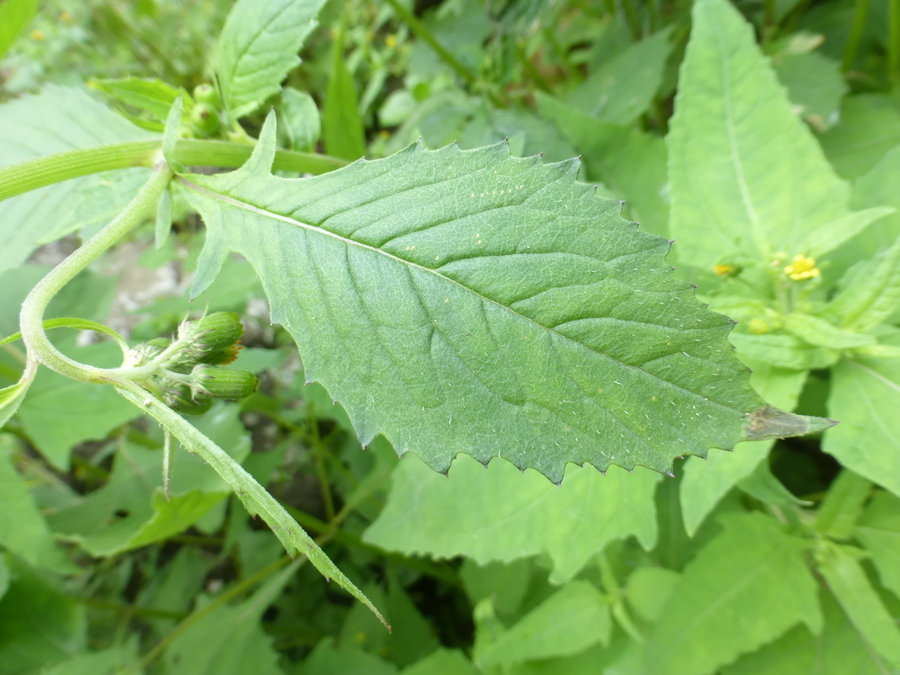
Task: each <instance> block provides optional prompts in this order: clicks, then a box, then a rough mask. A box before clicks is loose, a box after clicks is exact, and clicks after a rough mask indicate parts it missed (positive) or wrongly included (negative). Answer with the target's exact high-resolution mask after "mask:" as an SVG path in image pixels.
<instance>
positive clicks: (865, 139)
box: [822, 94, 900, 179]
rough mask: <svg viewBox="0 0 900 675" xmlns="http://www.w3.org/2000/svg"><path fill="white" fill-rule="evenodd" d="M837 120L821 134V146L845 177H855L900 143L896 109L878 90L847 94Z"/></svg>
mask: <svg viewBox="0 0 900 675" xmlns="http://www.w3.org/2000/svg"><path fill="white" fill-rule="evenodd" d="M840 119H841V121H840V123H839V124H837V125H835V126H834V128H832V129H829V130H828V131H827V132H826V133H824V134H823V135H822V149H823V150H825V154H826V156H827V157H828V159H829V161H830V162H831V163H832V164H833V165H834V168H835V170H836V171H837V172H838V174H840V175H841V176H842V177H844V178H846V179H854V178H859V177H860V176H862V175H863V174H865V173H866V172H868V171H869V170H870V169H872V167H874V166H875V165H876V164H877V163H878V161H879V160H880V159H881V158H882V157H883V156H884V155H885V153H886V152H888V151H889V150H891V149H892V148H895V147H897V146H898V145H900V112H898V111H897V108H896V107H895V103H894V101H893V99H891V98H890V97H888V96H884V95H881V94H861V95H857V96H848V97H846V98H845V99H844V103H843V105H841V116H840Z"/></svg>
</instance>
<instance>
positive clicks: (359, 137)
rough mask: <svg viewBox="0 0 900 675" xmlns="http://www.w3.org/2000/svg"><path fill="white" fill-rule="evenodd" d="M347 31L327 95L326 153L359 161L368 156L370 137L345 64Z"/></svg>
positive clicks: (339, 41) (338, 42)
mask: <svg viewBox="0 0 900 675" xmlns="http://www.w3.org/2000/svg"><path fill="white" fill-rule="evenodd" d="M342 45H343V30H342V31H341V32H340V33H338V36H337V37H336V38H335V40H334V45H333V47H332V52H331V78H330V79H329V80H328V91H327V92H326V94H325V119H324V120H323V124H324V127H325V129H324V131H325V151H326V152H327V153H328V154H329V155H332V156H333V157H341V158H343V159H359V158H360V157H362V156H363V155H364V154H366V137H365V129H364V126H363V121H362V117H360V114H359V99H358V97H357V94H356V83H355V82H354V81H353V75H352V74H351V73H350V71H349V70H348V69H347V63H346V62H345V61H344V51H343V46H342Z"/></svg>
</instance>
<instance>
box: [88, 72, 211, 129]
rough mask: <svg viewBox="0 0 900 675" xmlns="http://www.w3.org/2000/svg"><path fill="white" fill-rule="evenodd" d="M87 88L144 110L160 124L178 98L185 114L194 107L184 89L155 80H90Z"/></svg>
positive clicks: (137, 78)
mask: <svg viewBox="0 0 900 675" xmlns="http://www.w3.org/2000/svg"><path fill="white" fill-rule="evenodd" d="M88 86H90V87H92V88H93V89H97V90H99V91H102V92H103V93H104V94H107V95H109V96H110V97H112V98H113V99H114V100H116V101H121V102H122V103H127V104H128V105H131V106H134V107H135V108H138V109H139V110H144V111H146V112H148V113H150V114H151V115H152V116H153V117H154V118H156V119H157V120H160V121H162V122H165V120H166V117H167V116H168V114H169V110H170V109H171V108H172V104H173V103H175V100H176V99H177V98H178V97H179V96H180V97H181V98H182V100H183V101H184V102H185V109H186V111H187V112H190V110H191V108H192V107H193V105H194V101H193V99H192V98H191V97H190V96H189V95H188V93H187V92H186V91H185V90H184V89H181V88H177V87H173V86H172V85H170V84H167V83H165V82H163V81H162V80H159V79H156V78H141V77H123V78H119V79H105V80H104V79H101V80H91V81H90V82H88Z"/></svg>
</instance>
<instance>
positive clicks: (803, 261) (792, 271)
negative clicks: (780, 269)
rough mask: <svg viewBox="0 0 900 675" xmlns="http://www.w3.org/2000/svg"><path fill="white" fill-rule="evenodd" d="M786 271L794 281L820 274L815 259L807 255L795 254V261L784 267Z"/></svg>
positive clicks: (804, 279)
mask: <svg viewBox="0 0 900 675" xmlns="http://www.w3.org/2000/svg"><path fill="white" fill-rule="evenodd" d="M784 273H785V274H787V275H788V276H789V277H790V278H791V279H793V280H794V281H806V280H807V279H812V278H813V277H817V276H819V274H820V272H819V268H818V267H816V261H815V259H814V258H807V257H806V256H805V255H795V256H794V262H792V263H791V264H790V265H788V266H787V267H785V268H784Z"/></svg>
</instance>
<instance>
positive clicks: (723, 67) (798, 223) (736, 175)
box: [667, 0, 884, 269]
mask: <svg viewBox="0 0 900 675" xmlns="http://www.w3.org/2000/svg"><path fill="white" fill-rule="evenodd" d="M693 19H694V20H693V28H692V30H691V40H690V43H689V44H688V49H687V54H686V55H685V59H684V62H683V64H682V67H681V77H680V80H679V91H678V96H677V98H676V99H675V116H674V117H673V119H672V124H671V131H670V133H669V136H668V139H667V142H668V147H669V176H670V180H671V196H672V213H671V228H670V231H671V233H672V236H673V237H674V238H675V239H676V241H678V243H679V249H678V251H679V254H678V255H679V258H680V259H681V260H684V261H685V262H687V263H689V264H693V265H696V266H697V267H703V268H707V269H708V268H709V267H710V266H712V265H713V264H715V263H717V262H720V261H721V260H722V259H723V258H725V257H727V256H733V255H735V254H738V253H740V254H742V255H746V256H750V257H751V258H755V259H757V260H760V261H761V262H762V263H764V264H768V263H769V262H770V260H771V259H772V256H773V255H774V254H775V253H776V252H779V251H783V252H786V253H788V254H789V255H791V256H792V255H795V254H800V253H803V254H807V255H822V254H824V253H827V252H828V251H830V250H832V249H834V248H836V247H837V246H838V245H839V244H840V243H841V242H842V241H844V240H846V239H848V238H849V237H850V236H852V235H853V234H855V233H856V232H858V231H860V230H861V229H862V228H863V227H865V225H867V224H868V223H869V222H871V221H872V220H874V219H875V218H877V217H880V216H881V215H884V212H881V211H873V210H869V211H861V212H858V213H856V214H854V215H853V216H850V217H849V221H848V220H847V219H846V218H847V202H848V198H849V186H848V185H847V184H846V183H844V182H843V181H842V180H840V179H839V178H838V177H837V175H835V173H834V171H833V170H832V169H831V167H830V166H829V165H828V162H827V161H826V160H825V158H824V156H823V154H822V151H821V149H820V148H819V146H818V144H817V142H816V140H815V139H814V138H813V136H812V134H811V132H810V131H809V130H808V129H807V128H806V126H805V125H804V124H803V123H802V122H801V121H800V120H799V119H798V118H797V116H796V115H795V114H794V113H793V112H792V110H791V104H790V102H789V101H788V99H787V95H786V93H785V91H784V88H783V87H782V86H781V85H780V84H779V83H778V81H777V78H776V77H775V74H774V72H773V71H772V69H771V67H770V66H769V64H768V61H767V59H766V58H765V57H764V56H763V54H762V53H761V52H760V50H759V47H758V46H757V44H756V40H755V38H754V35H753V30H752V27H751V26H750V25H749V24H748V23H747V22H746V21H744V19H743V18H742V17H741V15H740V14H739V13H738V11H737V10H736V9H735V8H734V7H732V5H731V4H730V3H729V2H727V0H698V1H697V2H696V3H695V4H694V10H693ZM835 233H837V234H835Z"/></svg>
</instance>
